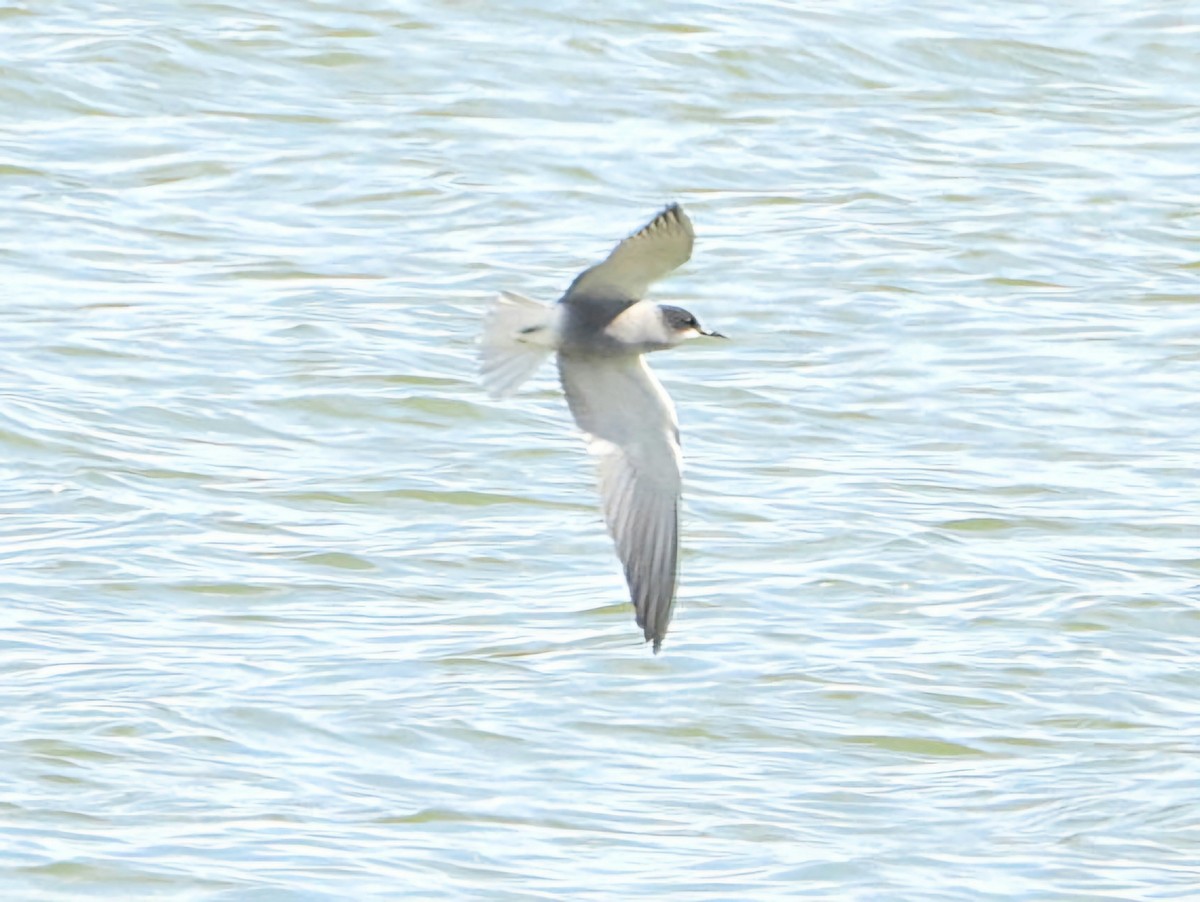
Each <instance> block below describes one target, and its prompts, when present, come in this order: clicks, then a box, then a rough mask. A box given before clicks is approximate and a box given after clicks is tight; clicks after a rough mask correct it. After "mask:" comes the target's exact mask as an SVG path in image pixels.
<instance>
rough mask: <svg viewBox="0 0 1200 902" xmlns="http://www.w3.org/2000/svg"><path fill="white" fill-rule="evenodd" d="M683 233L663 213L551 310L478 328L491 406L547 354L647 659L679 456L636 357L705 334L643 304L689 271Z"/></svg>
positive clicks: (522, 305) (663, 581)
mask: <svg viewBox="0 0 1200 902" xmlns="http://www.w3.org/2000/svg"><path fill="white" fill-rule="evenodd" d="M692 242H693V232H692V224H691V222H690V221H689V220H688V218H687V215H686V214H685V213H684V212H683V210H682V209H681V208H680V207H679V206H677V205H672V206H670V207H667V209H665V210H664V211H663V212H662V213H660V214H659V215H658V216H656V217H655V218H654V219H653V220H651V221H650V223H649V224H647V225H646V226H645V227H644V228H642V229H640V230H639V231H637V232H635V233H634V234H633V235H631V236H629V237H628V238H626V239H625V240H624V241H622V242H621V243H620V244H618V245H617V247H616V249H615V250H614V251H613V252H612V253H611V254H610V255H609V256H608V258H607V259H605V260H604V261H603V262H601V263H599V264H597V265H596V266H593V267H591V268H590V269H587V270H585V271H584V272H582V273H581V274H580V275H579V276H578V277H576V279H575V281H574V282H572V283H571V286H570V288H568V289H567V292H566V294H564V295H563V297H562V298H561V299H560V300H559V302H558V303H557V304H556V305H555V306H554V307H552V308H547V307H545V306H543V305H541V304H538V303H537V302H535V301H530V300H528V299H526V298H522V297H520V296H518V295H513V294H509V293H504V294H502V295H501V296H500V298H499V299H498V300H497V302H496V304H495V305H494V306H493V307H492V309H491V311H490V313H489V315H488V318H487V322H486V324H485V327H484V336H483V342H482V355H481V356H482V366H481V372H482V376H483V381H484V384H485V386H486V387H487V388H488V390H489V392H491V393H492V395H493V396H496V397H500V396H503V395H506V394H509V393H511V392H512V391H514V390H515V389H516V388H517V387H518V386H519V385H520V384H521V383H522V382H523V381H524V380H525V379H526V378H528V377H529V376H530V375H532V373H533V371H534V370H535V369H536V368H537V366H538V365H539V364H540V363H541V361H542V360H543V359H544V358H545V356H546V355H547V354H549V353H551V352H557V355H558V373H559V378H560V379H561V381H562V386H563V391H564V393H565V394H566V398H567V405H568V406H569V407H570V409H571V414H572V416H573V417H574V418H575V422H576V423H577V424H578V425H579V427H580V429H582V430H583V432H584V433H585V437H586V439H587V443H588V448H589V450H590V451H591V452H592V453H593V454H595V455H596V457H597V458H598V459H599V471H600V497H601V502H602V506H603V509H604V519H605V522H606V523H607V524H608V529H609V532H610V533H611V534H612V537H613V541H614V542H615V543H616V547H617V555H618V556H619V557H620V559H621V562H622V564H623V565H624V568H625V579H626V582H627V583H628V584H629V592H630V597H631V599H632V600H633V604H634V609H635V611H636V612H637V622H638V626H640V627H642V629H643V632H644V634H645V637H646V639H647V640H648V641H650V640H653V642H654V650H655V651H656V652H657V651H658V649H659V647H660V646H661V644H662V640H663V637H664V636H665V635H666V631H667V625H668V624H669V623H670V620H671V612H672V607H673V605H674V601H675V584H676V577H677V570H678V559H679V496H680V486H681V470H680V466H681V455H680V448H679V426H678V423H677V422H676V418H675V407H674V405H673V404H672V403H671V399H670V397H669V396H668V395H667V393H666V391H665V390H664V389H663V387H662V385H661V384H660V383H659V381H658V379H656V378H655V376H654V374H653V373H652V372H650V369H649V367H647V366H646V362H645V360H644V359H643V357H642V355H643V354H645V353H647V352H649V351H658V350H664V349H666V348H670V347H674V346H675V345H677V344H679V343H680V342H682V341H684V340H686V339H688V338H694V337H697V336H700V335H712V336H715V337H723V336H719V335H718V333H715V332H705V331H704V330H703V329H701V328H700V325H699V323H697V322H696V319H695V317H693V316H692V315H691V314H690V313H688V312H687V311H686V310H682V309H680V308H678V307H668V306H663V305H659V304H655V303H652V302H650V301H646V300H643V295H644V294H645V291H646V289H647V287H648V286H649V285H650V283H652V282H654V281H656V280H657V279H659V278H661V277H662V276H665V275H666V274H667V273H669V272H670V271H671V270H673V269H675V268H676V267H678V266H680V265H681V264H682V263H684V262H685V261H687V260H688V258H689V257H690V256H691V252H692Z"/></svg>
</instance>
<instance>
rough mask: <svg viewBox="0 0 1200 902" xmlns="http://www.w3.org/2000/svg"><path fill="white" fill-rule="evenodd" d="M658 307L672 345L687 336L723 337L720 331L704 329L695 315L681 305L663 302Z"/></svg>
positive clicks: (686, 338) (685, 338)
mask: <svg viewBox="0 0 1200 902" xmlns="http://www.w3.org/2000/svg"><path fill="white" fill-rule="evenodd" d="M658 309H659V311H660V312H661V313H662V318H663V326H664V327H665V329H666V333H667V339H668V341H669V342H670V344H672V345H677V344H680V343H682V342H685V341H687V340H688V339H689V338H724V337H725V336H724V335H722V334H721V333H720V332H712V331H709V330H708V329H705V328H704V327H703V326H701V325H700V322H699V321H698V320H697V319H696V317H694V316H693V315H692V314H690V313H688V312H687V311H686V310H684V309H683V308H682V307H668V306H667V305H665V304H660V305H659V307H658Z"/></svg>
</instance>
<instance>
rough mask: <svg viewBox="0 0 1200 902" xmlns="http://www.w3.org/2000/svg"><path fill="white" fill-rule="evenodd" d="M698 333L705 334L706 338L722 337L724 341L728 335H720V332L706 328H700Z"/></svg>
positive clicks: (727, 338)
mask: <svg viewBox="0 0 1200 902" xmlns="http://www.w3.org/2000/svg"><path fill="white" fill-rule="evenodd" d="M700 334H701V335H703V336H705V337H706V338H724V339H725V340H726V341H728V340H729V336H728V335H722V334H721V333H720V332H713V331H710V330H707V329H701V330H700Z"/></svg>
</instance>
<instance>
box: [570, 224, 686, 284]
mask: <svg viewBox="0 0 1200 902" xmlns="http://www.w3.org/2000/svg"><path fill="white" fill-rule="evenodd" d="M694 239H695V234H694V233H693V232H692V223H691V220H689V219H688V218H687V214H686V213H684V212H683V208H682V207H680V206H679V204H671V206H669V207H667V208H666V209H665V210H663V211H662V212H661V213H659V214H658V215H657V216H655V217H654V218H653V219H652V220H650V222H648V223H647V224H646V225H644V226H643V227H642V228H640V229H639V230H638V231H636V232H634V233H633V234H632V235H630V236H629V237H628V238H626V239H625V240H624V241H622V242H621V243H620V244H618V245H617V246H616V248H614V249H613V252H612V253H611V254H609V255H608V257H607V258H606V259H605V260H604V262H603V263H597V264H596V265H595V266H593V267H592V268H591V269H586V270H584V271H583V272H582V273H580V274H579V275H578V276H577V277H576V279H575V281H574V282H572V283H571V287H570V288H568V289H567V293H566V294H565V295H563V302H564V303H568V304H569V303H572V302H575V303H578V302H581V301H586V300H590V299H602V300H606V301H612V300H623V301H628V302H629V303H633V302H634V301H640V300H641V299H642V298H643V297H644V296H645V294H646V289H647V288H648V287H649V286H650V283H651V282H657V281H658V280H659V279H661V278H662V277H663V276H665V275H666V274H667V273H669V272H670V271H671V270H673V269H676V268H677V267H679V266H682V265H683V264H684V263H686V262H687V261H688V259H689V258H690V257H691V256H692V242H693V241H694Z"/></svg>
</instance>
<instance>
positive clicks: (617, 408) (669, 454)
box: [558, 354, 680, 651]
mask: <svg viewBox="0 0 1200 902" xmlns="http://www.w3.org/2000/svg"><path fill="white" fill-rule="evenodd" d="M558 369H559V375H560V376H561V377H562V384H563V389H564V391H565V393H566V396H567V403H568V405H569V406H570V408H571V413H572V414H573V415H574V417H575V421H576V422H577V423H578V424H579V427H580V428H581V429H582V430H583V431H584V432H585V433H586V434H587V441H588V448H589V450H590V451H591V452H592V453H593V454H595V455H596V456H597V457H598V458H599V470H600V497H601V501H602V505H603V509H604V519H605V522H606V523H607V524H608V530H609V532H610V533H611V534H612V537H613V541H614V542H615V543H616V546H617V555H618V556H619V557H620V559H621V563H622V564H623V565H624V568H625V580H626V582H627V583H628V584H629V594H630V597H631V599H632V600H633V605H634V609H635V610H636V612H637V623H638V626H640V627H642V630H643V632H644V634H645V636H646V639H647V640H651V639H652V640H654V650H655V651H657V650H658V648H659V646H660V645H661V644H662V640H663V636H664V635H666V632H667V625H668V624H669V623H670V621H671V610H672V607H673V605H674V601H675V583H676V576H677V572H678V560H679V489H680V454H679V432H678V427H677V425H676V422H675V410H674V407H673V405H672V404H671V399H670V398H669V397H667V394H666V392H665V391H664V390H663V387H662V385H661V384H659V381H658V380H657V379H656V378H655V377H654V374H653V373H651V372H650V370H649V369H648V368H647V367H646V364H645V362H644V361H643V360H642V358H641V357H623V358H595V357H570V356H565V355H561V354H560V355H559V361H558Z"/></svg>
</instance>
